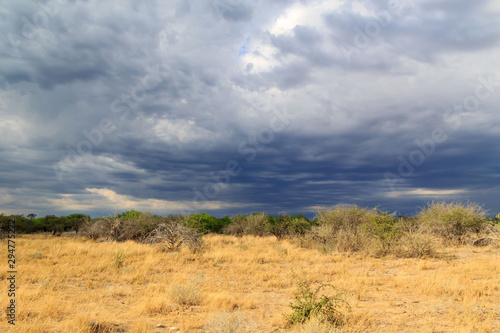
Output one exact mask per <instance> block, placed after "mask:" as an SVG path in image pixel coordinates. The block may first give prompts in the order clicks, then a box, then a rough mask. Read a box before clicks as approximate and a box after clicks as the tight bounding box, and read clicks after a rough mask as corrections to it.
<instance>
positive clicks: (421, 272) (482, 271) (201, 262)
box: [0, 235, 500, 332]
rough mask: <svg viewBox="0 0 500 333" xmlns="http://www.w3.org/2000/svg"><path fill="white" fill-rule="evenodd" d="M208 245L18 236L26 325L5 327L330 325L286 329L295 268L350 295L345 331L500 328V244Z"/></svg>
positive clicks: (213, 240)
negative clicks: (422, 253) (425, 249)
mask: <svg viewBox="0 0 500 333" xmlns="http://www.w3.org/2000/svg"><path fill="white" fill-rule="evenodd" d="M204 242H205V250H204V251H203V252H202V253H198V254H193V253H191V252H190V251H189V250H187V249H185V248H183V249H181V250H180V251H179V252H162V251H160V250H159V248H157V247H155V246H153V245H146V244H139V243H135V242H132V241H127V242H124V243H116V242H107V243H106V242H96V241H90V240H86V239H83V238H77V237H64V236H63V237H52V236H44V235H26V236H21V237H18V239H17V241H16V246H17V249H16V255H17V259H18V262H17V269H18V274H17V286H18V290H17V295H18V297H17V300H16V301H17V303H18V309H17V315H18V323H17V325H16V326H15V328H14V329H13V327H12V326H11V325H9V324H7V319H6V316H5V314H4V313H2V321H1V323H0V331H2V332H106V331H109V332H172V331H174V330H171V329H170V328H171V327H176V328H177V329H178V330H177V331H180V332H230V330H229V329H230V328H233V329H235V331H236V332H329V331H331V330H326V329H325V328H324V327H323V328H321V327H320V326H321V325H319V324H318V325H315V324H314V323H310V324H309V325H301V326H296V327H286V320H285V315H286V314H289V313H291V308H290V306H289V304H290V302H291V301H293V297H294V292H295V290H296V285H295V283H294V280H293V279H292V275H293V274H294V273H295V274H297V275H299V276H301V275H302V274H303V273H305V274H306V276H307V278H308V279H309V280H310V281H312V283H313V285H315V284H318V283H331V284H333V285H334V286H335V288H336V292H343V293H344V294H345V300H346V301H347V302H348V303H349V304H350V305H351V307H352V309H351V311H348V310H347V309H342V310H341V311H342V312H343V313H344V314H345V316H346V325H345V326H344V327H343V328H342V329H341V330H340V331H342V332H500V250H499V249H498V248H494V247H491V246H488V247H484V248H472V247H459V248H446V249H444V248H442V249H440V251H439V252H440V256H439V257H437V258H427V259H401V258H391V257H386V258H373V257H369V256H365V255H362V254H359V253H356V254H351V255H349V254H345V253H335V252H332V253H322V252H320V251H318V250H314V249H303V248H299V247H297V246H296V245H294V244H292V243H290V242H288V241H280V242H278V241H276V239H275V238H274V237H251V236H244V237H241V238H237V237H234V236H222V235H208V236H205V237H204ZM5 249H6V246H5ZM121 253H122V254H123V255H121ZM6 263H7V260H6V259H5V264H4V269H3V270H2V272H0V277H1V279H2V280H3V283H4V287H3V290H4V292H2V293H1V294H0V304H4V305H6V304H8V301H9V299H8V296H7V292H6V290H7V288H6V286H7V281H6V278H7V273H6V271H7V268H6ZM158 324H163V325H165V328H157V325H158ZM322 329H323V330H322Z"/></svg>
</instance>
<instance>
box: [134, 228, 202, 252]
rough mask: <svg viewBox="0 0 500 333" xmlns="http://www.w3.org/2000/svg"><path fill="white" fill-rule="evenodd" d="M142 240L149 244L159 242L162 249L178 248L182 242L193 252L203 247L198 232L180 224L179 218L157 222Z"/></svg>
mask: <svg viewBox="0 0 500 333" xmlns="http://www.w3.org/2000/svg"><path fill="white" fill-rule="evenodd" d="M142 241H143V242H144V243H149V244H159V245H160V246H161V248H162V250H164V251H175V250H178V249H179V248H180V247H181V246H182V245H183V244H184V245H187V246H189V248H190V249H191V251H193V252H199V251H201V249H202V247H203V242H202V239H201V237H200V236H199V234H198V233H197V232H196V231H195V230H193V229H190V228H188V227H186V226H184V225H182V222H181V221H180V220H177V221H174V220H167V221H165V222H164V223H161V224H159V225H158V226H157V227H156V228H155V229H154V230H153V231H151V232H150V233H149V234H148V235H147V236H146V237H144V238H143V240H142Z"/></svg>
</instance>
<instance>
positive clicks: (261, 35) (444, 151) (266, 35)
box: [0, 0, 500, 217]
mask: <svg viewBox="0 0 500 333" xmlns="http://www.w3.org/2000/svg"><path fill="white" fill-rule="evenodd" d="M0 18H1V19H0V35H1V36H2V38H1V39H0V133H1V134H0V135H1V138H0V212H3V213H5V214H29V213H35V214H37V215H38V216H45V215H48V214H53V215H58V216H61V215H68V214H71V213H77V212H78V213H85V214H89V215H91V216H92V217H97V216H112V215H113V214H115V213H121V212H124V211H127V210H130V209H136V210H141V211H150V212H153V213H155V214H159V215H168V214H188V213H191V212H208V213H210V214H212V215H215V216H225V215H234V214H237V213H241V214H246V213H251V212H265V213H268V214H278V213H281V212H286V213H289V214H296V213H299V212H304V213H306V214H309V215H311V214H314V212H315V211H316V209H318V207H329V206H334V205H338V204H356V205H359V206H363V207H375V206H380V207H382V208H385V209H387V210H390V211H397V212H398V213H401V214H414V213H416V212H417V211H418V209H419V208H421V207H424V206H425V204H426V203H427V202H430V201H433V200H437V201H466V200H469V201H472V202H476V203H479V204H481V205H484V208H485V209H487V210H488V211H489V213H490V215H494V214H497V213H498V212H500V195H499V193H500V163H499V162H500V158H499V157H500V145H498V142H499V139H500V115H499V106H500V65H499V61H498V59H499V56H500V3H499V2H498V1H494V0H477V1H470V0H448V1H444V0H413V1H411V0H401V1H396V0H391V1H385V0H384V1H373V0H371V1H368V0H367V1H335V0H329V1H316V0H309V1H303V0H267V1H264V0H178V1H177V0H176V1H174V0H166V1H165V0H162V1H160V0H157V1H155V0H146V1H138V0H120V1H97V0H49V1H41V0H18V1H8V2H6V3H4V4H2V6H1V8H0Z"/></svg>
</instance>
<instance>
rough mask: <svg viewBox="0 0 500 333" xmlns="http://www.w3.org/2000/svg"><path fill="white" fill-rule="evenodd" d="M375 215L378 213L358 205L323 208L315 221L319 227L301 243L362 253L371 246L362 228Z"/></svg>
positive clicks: (313, 228)
mask: <svg viewBox="0 0 500 333" xmlns="http://www.w3.org/2000/svg"><path fill="white" fill-rule="evenodd" d="M374 214H376V212H374V211H371V210H368V209H366V208H361V207H358V206H356V205H339V206H335V207H333V208H321V209H319V210H318V211H317V217H316V219H315V222H316V223H317V224H318V226H315V227H312V228H311V230H310V231H309V232H307V233H306V235H305V236H304V237H302V239H301V243H304V244H309V246H315V247H320V248H331V249H335V250H337V251H343V252H354V251H361V250H363V249H366V248H367V246H368V244H370V239H369V237H368V236H367V234H366V232H364V231H363V230H362V228H361V227H362V226H363V225H365V224H367V223H368V222H370V220H371V219H372V218H373V216H374ZM313 244H314V245H313Z"/></svg>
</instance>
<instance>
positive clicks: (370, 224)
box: [361, 208, 401, 254]
mask: <svg viewBox="0 0 500 333" xmlns="http://www.w3.org/2000/svg"><path fill="white" fill-rule="evenodd" d="M395 215H396V213H389V212H387V211H384V210H379V209H378V208H374V209H373V210H372V211H371V212H370V214H369V215H368V217H369V218H367V221H366V222H364V223H363V224H362V225H361V226H362V229H363V230H364V231H365V232H366V233H367V236H368V237H369V238H373V239H375V242H376V244H377V245H378V246H380V250H379V251H378V253H377V254H387V253H389V252H390V250H391V248H393V247H394V246H395V245H396V242H397V240H398V239H399V238H400V237H401V232H400V230H399V229H398V228H395V225H396V223H397V221H398V220H397V219H395V218H394V216H395Z"/></svg>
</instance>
